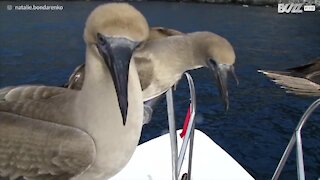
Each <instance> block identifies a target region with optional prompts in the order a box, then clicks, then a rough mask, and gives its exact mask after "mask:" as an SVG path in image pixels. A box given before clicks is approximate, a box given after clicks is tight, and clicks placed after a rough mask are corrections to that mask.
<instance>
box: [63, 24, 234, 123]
mask: <svg viewBox="0 0 320 180" xmlns="http://www.w3.org/2000/svg"><path fill="white" fill-rule="evenodd" d="M165 30H166V29H165V28H158V29H157V28H155V29H154V31H150V34H151V35H149V37H155V38H150V39H149V40H148V41H146V42H144V43H143V44H142V45H141V47H139V48H137V49H136V50H135V52H134V55H133V59H134V61H135V63H136V66H137V70H138V74H139V79H140V82H141V86H142V90H143V100H144V123H148V122H149V121H150V119H151V116H152V112H153V109H154V107H155V105H156V104H157V102H158V101H159V100H160V99H161V97H162V96H163V95H164V93H165V92H166V91H167V90H168V89H169V88H170V87H172V86H173V85H174V84H175V83H176V82H177V81H178V80H179V79H180V78H181V76H182V75H183V73H184V72H186V71H188V70H192V69H196V68H200V67H208V68H209V69H210V70H211V71H212V72H213V75H214V77H215V79H216V80H217V82H218V86H219V90H220V94H221V96H222V97H223V100H224V103H225V109H226V110H227V109H228V107H229V101H228V91H227V75H228V72H230V73H231V74H232V75H233V77H234V78H235V80H236V81H237V83H238V79H237V77H236V75H235V72H234V66H233V64H234V63H235V52H234V50H233V47H232V45H231V44H230V43H229V42H228V41H227V40H226V39H225V38H223V37H221V36H219V35H217V34H214V33H211V32H195V33H189V34H183V33H180V32H179V31H175V30H170V31H169V30H166V31H165ZM171 35H173V36H171ZM167 36H168V37H167ZM81 66H82V69H83V67H84V66H83V65H81ZM77 70H78V71H77ZM73 74H74V75H80V76H79V77H82V76H83V73H82V72H81V68H80V69H79V68H77V69H76V71H75V72H74V73H73ZM73 77H75V76H71V77H70V79H71V80H72V79H74V78H73ZM78 83H81V79H78V80H77V81H71V82H69V84H71V85H72V86H77V87H79V85H77V84H78ZM74 84H75V85H74Z"/></svg>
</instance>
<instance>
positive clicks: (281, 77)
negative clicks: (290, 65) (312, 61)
mask: <svg viewBox="0 0 320 180" xmlns="http://www.w3.org/2000/svg"><path fill="white" fill-rule="evenodd" d="M259 72H261V73H263V74H264V75H266V76H267V77H269V78H271V79H273V82H275V83H276V84H278V85H280V86H281V88H284V89H286V92H287V93H293V94H296V95H305V96H320V85H319V84H316V83H314V82H312V81H310V80H309V79H305V78H301V77H294V76H290V75H287V74H284V73H279V72H276V71H265V70H259Z"/></svg>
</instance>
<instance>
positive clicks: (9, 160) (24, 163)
mask: <svg viewBox="0 0 320 180" xmlns="http://www.w3.org/2000/svg"><path fill="white" fill-rule="evenodd" d="M95 153H96V152H95V144H94V141H93V139H92V138H91V136H89V135H88V134H87V133H85V132H84V131H82V130H80V129H77V128H73V127H69V126H64V125H60V124H56V123H51V122H46V121H42V120H38V119H32V118H28V117H23V116H19V115H16V114H12V113H7V112H0V177H10V179H16V178H18V177H25V178H26V179H37V178H39V177H40V178H41V177H59V178H62V179H67V178H68V177H72V176H74V175H77V174H79V173H81V172H83V171H85V170H86V169H87V168H88V167H90V165H91V164H92V162H93V161H94V157H95ZM59 178H58V179H59Z"/></svg>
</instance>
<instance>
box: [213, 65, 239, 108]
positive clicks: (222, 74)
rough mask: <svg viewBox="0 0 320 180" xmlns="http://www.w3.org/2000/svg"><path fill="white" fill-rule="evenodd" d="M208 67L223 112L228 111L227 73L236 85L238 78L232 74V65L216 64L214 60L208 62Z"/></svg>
mask: <svg viewBox="0 0 320 180" xmlns="http://www.w3.org/2000/svg"><path fill="white" fill-rule="evenodd" d="M208 66H209V68H210V69H211V70H212V72H213V74H214V77H215V79H216V81H217V84H218V87H219V91H220V95H221V96H222V99H223V102H224V105H225V111H227V110H228V109H229V95H228V83H227V82H228V81H227V80H228V73H230V74H231V75H232V76H233V78H234V79H235V81H236V83H237V85H238V84H239V81H238V78H237V76H236V74H235V72H234V67H233V65H228V64H217V63H216V62H215V61H214V60H212V59H210V60H209V61H208Z"/></svg>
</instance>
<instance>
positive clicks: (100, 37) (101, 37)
mask: <svg viewBox="0 0 320 180" xmlns="http://www.w3.org/2000/svg"><path fill="white" fill-rule="evenodd" d="M97 38H98V44H100V45H105V44H106V40H105V38H103V36H102V35H101V34H100V33H98V35H97Z"/></svg>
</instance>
